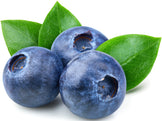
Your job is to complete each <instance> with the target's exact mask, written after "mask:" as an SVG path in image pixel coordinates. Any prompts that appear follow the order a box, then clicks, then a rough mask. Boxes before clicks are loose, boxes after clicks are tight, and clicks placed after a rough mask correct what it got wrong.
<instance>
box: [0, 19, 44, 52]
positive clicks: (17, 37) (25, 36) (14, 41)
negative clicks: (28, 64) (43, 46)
mask: <svg viewBox="0 0 162 121" xmlns="http://www.w3.org/2000/svg"><path fill="white" fill-rule="evenodd" d="M1 25H2V32H3V36H4V40H5V42H6V45H7V48H8V50H9V53H10V54H11V55H13V54H14V53H16V52H17V51H18V50H20V49H22V48H25V47H29V46H37V45H38V34H39V29H40V26H41V24H39V23H35V22H31V21H25V20H3V21H1Z"/></svg>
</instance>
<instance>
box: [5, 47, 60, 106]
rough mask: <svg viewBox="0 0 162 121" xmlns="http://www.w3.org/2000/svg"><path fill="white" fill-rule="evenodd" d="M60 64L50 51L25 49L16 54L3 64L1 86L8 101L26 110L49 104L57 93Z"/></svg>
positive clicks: (37, 48)
mask: <svg viewBox="0 0 162 121" xmlns="http://www.w3.org/2000/svg"><path fill="white" fill-rule="evenodd" d="M62 70H63V65H62V62H61V60H60V59H59V58H58V57H57V56H56V54H54V53H52V52H51V51H50V50H48V49H45V48H42V47H28V48H24V49H22V50H20V51H18V52H17V53H16V54H14V55H13V56H12V57H11V58H10V59H9V60H8V62H7V64H6V66H5V68H4V72H3V83H4V87H5V89H6V92H7V94H8V95H9V97H10V98H11V99H12V100H13V101H15V102H16V103H18V104H20V105H22V106H26V107H38V106H42V105H45V104H48V103H50V102H51V101H53V100H54V99H55V97H56V96H57V95H58V93H59V77H60V75H61V72H62Z"/></svg>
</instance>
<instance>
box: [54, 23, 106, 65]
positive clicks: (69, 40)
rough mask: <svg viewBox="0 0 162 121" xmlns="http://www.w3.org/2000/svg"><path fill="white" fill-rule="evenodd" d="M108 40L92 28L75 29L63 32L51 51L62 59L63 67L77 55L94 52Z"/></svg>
mask: <svg viewBox="0 0 162 121" xmlns="http://www.w3.org/2000/svg"><path fill="white" fill-rule="evenodd" d="M106 40H108V39H107V37H106V36H104V35H103V34H102V33H101V32H99V31H97V30H96V29H93V28H90V27H85V26H81V27H74V28H70V29H68V30H66V31H64V32H62V33H61V34H60V35H59V36H58V37H57V38H56V39H55V41H54V43H53V45H52V47H51V50H52V51H53V52H56V53H57V55H58V56H59V57H60V58H61V60H62V62H63V65H64V66H66V64H67V63H68V62H69V61H70V60H71V59H72V58H73V57H74V56H75V55H77V54H79V53H81V52H84V51H86V50H94V49H96V48H97V47H98V46H99V45H100V44H102V43H103V42H105V41H106Z"/></svg>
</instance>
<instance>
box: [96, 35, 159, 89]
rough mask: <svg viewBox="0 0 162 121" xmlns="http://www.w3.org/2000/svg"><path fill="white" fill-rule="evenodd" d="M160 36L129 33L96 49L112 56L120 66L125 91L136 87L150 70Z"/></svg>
mask: <svg viewBox="0 0 162 121" xmlns="http://www.w3.org/2000/svg"><path fill="white" fill-rule="evenodd" d="M160 41H161V38H155V37H151V36H147V35H138V34H129V35H123V36H118V37H115V38H112V39H110V40H108V41H106V42H104V43H103V44H102V45H100V46H99V47H98V48H97V50H98V51H102V52H105V53H107V54H109V55H111V56H112V57H114V58H115V59H116V60H117V61H118V62H119V63H120V64H121V66H122V68H123V70H124V72H125V75H126V79H127V91H128V90H130V89H132V88H134V87H136V86H137V85H138V84H139V83H140V82H141V81H142V80H144V79H145V77H146V76H147V75H148V74H149V72H150V71H151V69H152V67H153V64H154V62H155V59H156V57H157V53H158V49H159V45H160Z"/></svg>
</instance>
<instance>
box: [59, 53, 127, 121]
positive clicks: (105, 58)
mask: <svg viewBox="0 0 162 121" xmlns="http://www.w3.org/2000/svg"><path fill="white" fill-rule="evenodd" d="M125 93H126V78H125V74H124V71H123V69H122V68H121V66H120V65H119V63H118V62H117V61H116V60H115V59H113V58H112V57H111V56H109V55H107V54H105V53H102V52H98V51H95V50H89V51H86V52H83V53H81V54H79V55H78V56H76V57H74V58H73V59H72V60H71V61H70V62H69V63H68V64H67V66H66V67H65V69H64V70H63V73H62V74H61V77H60V94H61V97H62V100H63V102H64V104H65V105H66V106H67V107H68V108H69V109H70V111H71V112H73V113H74V114H76V115H78V116H80V117H83V118H88V119H98V118H102V117H105V116H108V115H110V114H112V113H113V112H114V111H116V110H117V109H118V108H119V106H120V105H121V103H122V102H123V99H124V97H125Z"/></svg>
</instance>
